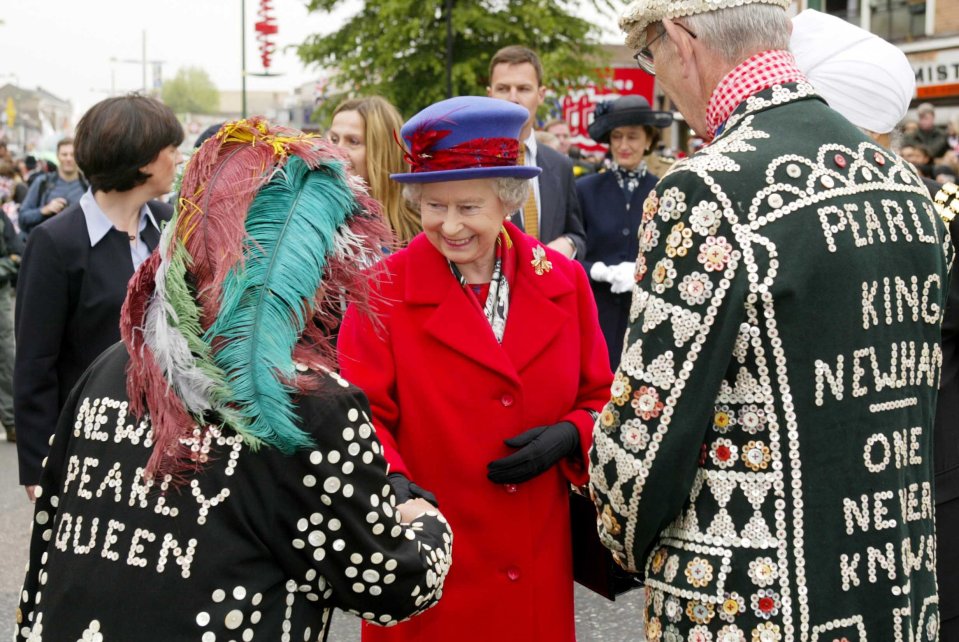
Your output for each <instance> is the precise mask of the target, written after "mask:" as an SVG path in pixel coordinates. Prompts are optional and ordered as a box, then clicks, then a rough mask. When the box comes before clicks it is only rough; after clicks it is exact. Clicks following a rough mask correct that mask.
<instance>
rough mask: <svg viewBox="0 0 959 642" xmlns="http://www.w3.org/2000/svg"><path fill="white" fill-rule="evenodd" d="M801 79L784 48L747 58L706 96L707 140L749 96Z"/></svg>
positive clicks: (790, 55)
mask: <svg viewBox="0 0 959 642" xmlns="http://www.w3.org/2000/svg"><path fill="white" fill-rule="evenodd" d="M804 80H806V77H805V76H804V75H803V73H802V72H801V71H799V67H797V66H796V59H795V58H794V57H793V55H792V54H791V53H790V52H788V51H785V50H783V49H770V50H769V51H762V52H760V53H758V54H756V55H754V56H752V57H751V58H748V59H746V60H745V61H744V62H742V63H740V64H739V65H738V66H737V67H736V68H735V69H733V70H732V71H730V72H729V73H728V74H726V75H725V76H724V77H723V79H722V80H721V81H719V84H718V85H716V89H714V90H713V93H712V95H711V96H710V97H709V105H708V106H707V107H706V130H707V131H706V136H707V138H708V139H709V140H712V139H713V138H714V137H715V136H716V131H717V130H718V129H719V128H720V126H721V125H722V124H723V123H725V122H726V119H728V118H729V117H730V116H731V115H732V113H733V112H734V111H736V108H737V107H739V105H740V104H742V102H743V101H744V100H746V99H747V98H749V97H750V96H754V95H756V94H758V93H759V92H761V91H763V90H764V89H769V88H770V87H772V86H773V85H782V84H784V83H790V82H799V81H804Z"/></svg>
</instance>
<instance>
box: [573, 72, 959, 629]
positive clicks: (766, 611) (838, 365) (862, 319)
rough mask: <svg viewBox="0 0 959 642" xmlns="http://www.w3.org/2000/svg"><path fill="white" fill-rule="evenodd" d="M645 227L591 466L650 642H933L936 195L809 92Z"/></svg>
mask: <svg viewBox="0 0 959 642" xmlns="http://www.w3.org/2000/svg"><path fill="white" fill-rule="evenodd" d="M644 211H645V217H644V219H645V220H646V223H645V224H644V225H643V226H641V227H640V252H641V254H640V257H639V259H638V263H637V278H638V279H639V283H638V287H637V288H636V290H635V291H634V296H633V303H632V309H631V311H630V326H629V331H628V334H627V337H626V348H625V350H624V354H623V359H622V363H621V365H620V369H619V372H618V373H617V375H616V380H615V382H614V384H613V389H612V400H611V401H610V403H609V404H608V405H607V407H606V410H605V411H604V413H603V415H602V416H601V418H600V420H599V422H598V423H597V426H596V429H595V432H594V446H593V450H592V452H591V462H590V463H591V487H592V490H593V492H594V496H595V500H596V503H597V506H598V508H599V510H600V517H601V526H600V535H601V537H602V538H603V540H604V542H605V543H606V544H607V545H608V546H609V547H610V548H611V549H612V550H613V551H614V554H615V555H616V556H617V557H618V558H619V559H620V560H621V562H622V563H623V564H624V565H625V566H626V567H627V568H630V569H636V570H638V571H640V572H644V573H645V576H646V584H647V587H648V591H649V593H648V600H647V620H648V621H647V637H648V639H649V640H650V641H651V642H655V641H656V640H658V639H664V640H687V639H689V640H694V639H695V640H707V639H712V640H720V639H722V640H745V641H747V642H749V641H753V640H784V641H785V640H810V641H811V640H830V641H831V640H833V639H841V638H843V637H845V638H848V640H850V641H855V640H863V641H864V640H866V639H868V640H870V641H873V640H904V641H905V640H912V639H916V640H919V639H921V640H927V639H934V636H935V634H936V629H937V626H938V614H937V598H936V584H935V539H934V527H933V500H932V481H933V471H932V467H933V458H932V437H933V435H932V424H933V416H934V409H935V401H936V388H937V385H938V380H939V368H940V364H941V360H942V352H941V348H940V345H939V337H940V330H939V328H940V323H941V321H942V312H943V305H944V301H945V299H946V292H947V283H948V281H947V274H948V267H949V264H950V261H951V258H952V247H951V244H950V242H949V237H948V235H947V234H946V232H945V228H944V226H943V225H942V223H941V221H940V220H939V219H938V218H937V217H936V216H935V214H934V212H933V208H932V204H931V202H930V201H929V197H928V193H927V191H926V189H925V187H924V186H923V184H922V182H921V181H920V179H919V178H918V177H917V176H916V174H915V173H914V171H913V170H912V169H911V168H909V166H908V165H906V164H905V163H904V162H902V161H901V160H900V159H899V158H898V157H897V156H895V155H893V154H891V153H889V152H887V151H886V150H885V149H883V148H881V147H879V146H877V145H875V144H874V143H873V142H872V141H870V140H869V139H867V138H866V137H864V136H863V135H862V134H861V133H860V132H859V131H858V130H857V129H855V128H854V127H852V126H851V125H850V124H849V123H848V122H847V121H846V120H844V119H843V118H841V117H840V116H839V115H838V114H837V113H836V112H834V111H832V110H831V109H829V108H828V107H827V106H826V105H825V103H823V102H822V101H821V100H820V99H819V98H818V97H817V96H816V95H815V94H814V93H813V90H812V87H811V86H809V85H808V84H805V83H802V84H792V85H785V86H782V87H774V88H773V89H770V90H767V91H765V92H762V93H760V94H758V95H756V96H753V97H752V98H750V99H748V100H747V101H746V102H745V103H743V104H742V105H740V106H739V108H738V109H737V110H736V112H734V114H733V116H732V117H731V118H730V119H729V121H728V122H727V124H726V127H725V130H724V131H723V133H722V134H721V135H720V136H719V137H717V139H716V140H715V141H714V142H713V143H712V144H710V145H708V146H707V147H705V148H704V149H703V150H702V151H701V152H699V153H698V154H696V155H694V156H692V157H690V158H688V159H686V160H684V161H682V162H680V163H677V164H676V165H675V166H674V168H673V170H672V171H670V172H669V173H668V174H667V175H666V176H665V177H664V178H663V180H662V181H660V183H659V185H657V187H656V189H655V191H654V193H653V194H651V196H650V198H649V199H648V201H647V203H646V205H645V208H644ZM706 633H709V635H710V636H711V637H708V636H706Z"/></svg>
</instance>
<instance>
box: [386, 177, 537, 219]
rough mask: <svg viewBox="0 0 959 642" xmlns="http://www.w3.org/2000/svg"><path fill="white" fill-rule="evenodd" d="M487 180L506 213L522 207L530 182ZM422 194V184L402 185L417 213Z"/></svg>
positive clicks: (526, 180) (507, 179)
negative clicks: (489, 181) (491, 182)
mask: <svg viewBox="0 0 959 642" xmlns="http://www.w3.org/2000/svg"><path fill="white" fill-rule="evenodd" d="M488 180H491V181H493V193H494V194H496V198H498V199H499V200H500V202H501V203H502V204H503V207H504V209H506V211H507V212H508V213H513V212H515V211H516V210H518V209H519V208H520V207H522V206H523V203H525V202H526V198H527V195H528V194H529V190H530V189H531V185H530V181H529V179H526V178H510V177H504V176H500V177H498V178H491V179H488ZM422 193H423V184H422V183H406V184H405V185H403V198H405V199H406V200H407V201H409V202H410V205H412V206H413V208H414V209H416V210H417V211H419V207H420V196H421V195H422Z"/></svg>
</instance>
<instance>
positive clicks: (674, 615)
mask: <svg viewBox="0 0 959 642" xmlns="http://www.w3.org/2000/svg"><path fill="white" fill-rule="evenodd" d="M663 614H664V615H665V616H666V619H667V620H669V621H670V622H674V623H675V622H679V621H680V620H681V619H682V618H683V607H682V606H681V605H680V603H679V598H677V597H676V596H675V595H670V596H669V597H667V598H666V603H665V604H664V605H663Z"/></svg>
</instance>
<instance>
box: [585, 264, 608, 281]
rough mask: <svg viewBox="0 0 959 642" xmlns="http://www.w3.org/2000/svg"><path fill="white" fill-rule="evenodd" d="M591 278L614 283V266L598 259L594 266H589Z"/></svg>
mask: <svg viewBox="0 0 959 642" xmlns="http://www.w3.org/2000/svg"><path fill="white" fill-rule="evenodd" d="M589 278H591V279H592V280H594V281H601V282H603V283H612V282H613V268H611V267H609V266H608V265H606V264H605V263H603V262H602V261H596V262H595V263H593V267H591V268H589Z"/></svg>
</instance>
